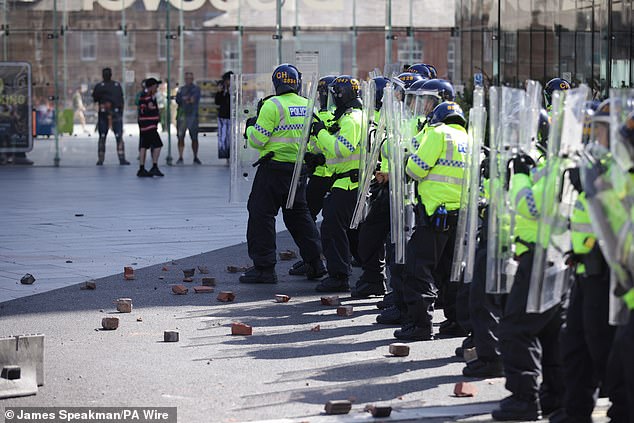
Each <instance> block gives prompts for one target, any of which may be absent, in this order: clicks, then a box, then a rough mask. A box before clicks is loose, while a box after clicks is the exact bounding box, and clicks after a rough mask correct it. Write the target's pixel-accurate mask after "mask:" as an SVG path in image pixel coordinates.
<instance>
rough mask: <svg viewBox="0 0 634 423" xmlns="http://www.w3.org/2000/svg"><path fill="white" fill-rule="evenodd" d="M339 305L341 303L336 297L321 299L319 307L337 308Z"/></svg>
mask: <svg viewBox="0 0 634 423" xmlns="http://www.w3.org/2000/svg"><path fill="white" fill-rule="evenodd" d="M339 304H341V302H340V301H339V297H338V296H336V295H335V296H333V297H321V305H326V306H338V305H339Z"/></svg>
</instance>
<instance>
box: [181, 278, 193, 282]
mask: <svg viewBox="0 0 634 423" xmlns="http://www.w3.org/2000/svg"><path fill="white" fill-rule="evenodd" d="M183 282H194V278H183Z"/></svg>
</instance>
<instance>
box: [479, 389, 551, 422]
mask: <svg viewBox="0 0 634 423" xmlns="http://www.w3.org/2000/svg"><path fill="white" fill-rule="evenodd" d="M491 416H492V417H493V420H497V421H502V422H505V421H514V420H520V421H526V420H527V421H535V420H539V419H541V417H542V411H541V408H540V407H539V400H537V399H533V400H527V399H523V398H520V397H518V396H516V395H511V396H510V397H508V398H505V399H503V400H502V401H500V407H499V408H498V409H496V410H493V412H492V413H491Z"/></svg>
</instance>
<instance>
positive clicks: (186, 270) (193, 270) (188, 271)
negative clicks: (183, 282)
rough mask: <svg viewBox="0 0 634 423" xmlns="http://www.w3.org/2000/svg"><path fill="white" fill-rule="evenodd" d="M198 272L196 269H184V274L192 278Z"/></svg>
mask: <svg viewBox="0 0 634 423" xmlns="http://www.w3.org/2000/svg"><path fill="white" fill-rule="evenodd" d="M194 273H196V269H183V276H185V277H186V278H191V277H192V276H194Z"/></svg>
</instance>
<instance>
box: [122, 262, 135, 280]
mask: <svg viewBox="0 0 634 423" xmlns="http://www.w3.org/2000/svg"><path fill="white" fill-rule="evenodd" d="M123 278H124V279H125V280H126V281H131V280H133V279H134V269H133V268H132V267H130V266H126V267H124V268H123Z"/></svg>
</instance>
